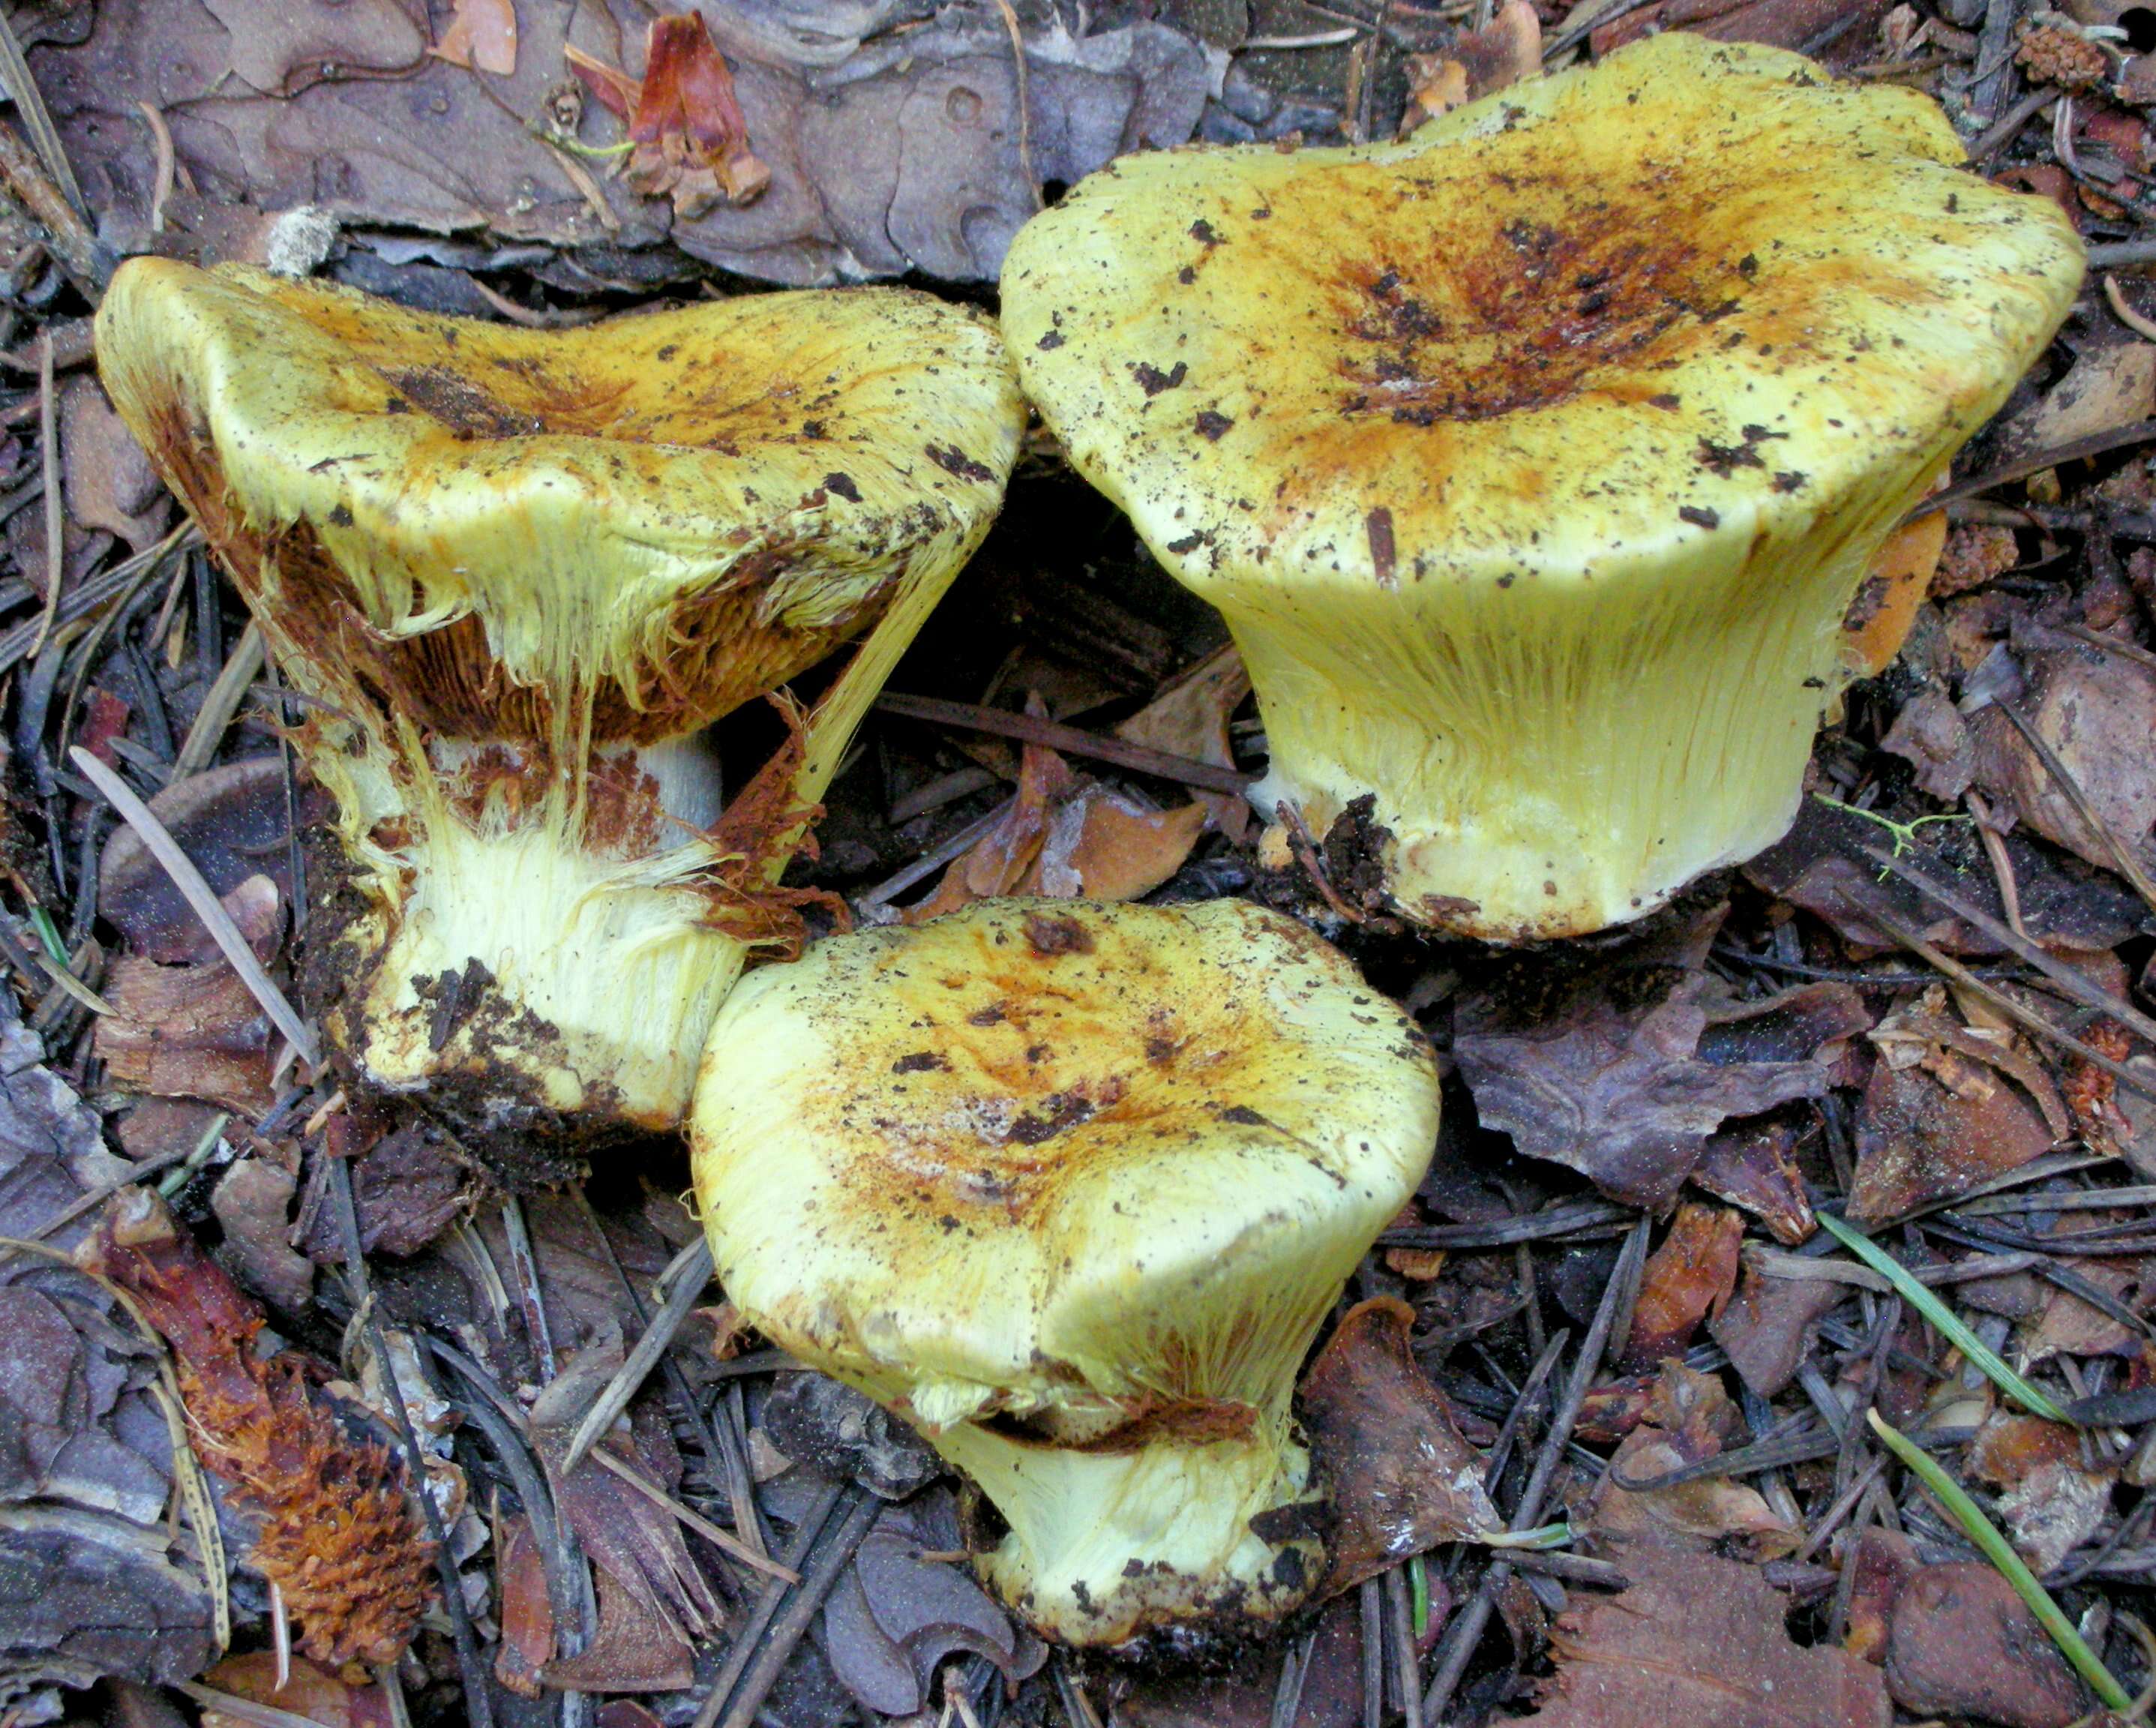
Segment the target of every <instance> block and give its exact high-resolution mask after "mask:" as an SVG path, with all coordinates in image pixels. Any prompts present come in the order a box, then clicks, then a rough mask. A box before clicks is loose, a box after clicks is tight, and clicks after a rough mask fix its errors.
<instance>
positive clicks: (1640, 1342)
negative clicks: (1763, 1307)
mask: <svg viewBox="0 0 2156 1728" xmlns="http://www.w3.org/2000/svg"><path fill="white" fill-rule="evenodd" d="M1743 1239H1744V1221H1743V1219H1742V1218H1740V1217H1738V1216H1737V1214H1736V1213H1734V1212H1732V1211H1728V1210H1727V1209H1726V1208H1724V1207H1722V1206H1696V1205H1693V1204H1692V1203H1691V1202H1690V1201H1686V1203H1685V1204H1684V1205H1682V1206H1679V1207H1678V1208H1677V1211H1676V1216H1675V1217H1674V1218H1672V1219H1671V1221H1670V1228H1669V1233H1668V1234H1667V1235H1666V1236H1665V1237H1663V1238H1662V1241H1661V1246H1660V1247H1657V1248H1656V1249H1655V1252H1653V1253H1652V1254H1650V1256H1649V1257H1648V1258H1647V1264H1646V1268H1645V1271H1644V1272H1643V1273H1642V1274H1641V1276H1640V1297H1639V1300H1638V1301H1637V1303H1635V1304H1634V1306H1633V1309H1632V1335H1631V1337H1630V1340H1628V1341H1627V1342H1626V1344H1625V1354H1624V1356H1623V1358H1622V1365H1625V1366H1628V1367H1633V1368H1645V1367H1649V1366H1650V1365H1653V1364H1655V1363H1656V1362H1659V1361H1661V1360H1662V1358H1663V1357H1665V1356H1674V1355H1682V1354H1683V1353H1684V1348H1685V1346H1686V1345H1687V1344H1689V1343H1691V1335H1692V1334H1693V1333H1694V1332H1695V1331H1697V1329H1698V1328H1699V1323H1700V1322H1701V1321H1702V1320H1703V1319H1706V1318H1707V1316H1708V1315H1709V1314H1719V1313H1721V1312H1722V1304H1724V1303H1726V1302H1727V1301H1728V1300H1729V1293H1730V1292H1731V1291H1732V1290H1733V1289H1735V1288H1736V1287H1737V1251H1738V1246H1739V1245H1740V1244H1741V1243H1742V1242H1743Z"/></svg>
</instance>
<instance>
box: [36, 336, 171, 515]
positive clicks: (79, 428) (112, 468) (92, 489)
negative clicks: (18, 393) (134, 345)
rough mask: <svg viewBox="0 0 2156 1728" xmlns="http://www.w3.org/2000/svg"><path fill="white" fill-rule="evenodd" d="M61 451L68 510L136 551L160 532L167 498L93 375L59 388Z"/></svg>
mask: <svg viewBox="0 0 2156 1728" xmlns="http://www.w3.org/2000/svg"><path fill="white" fill-rule="evenodd" d="M59 409H60V450H61V453H62V455H63V457H64V460H65V468H64V474H65V476H66V480H65V490H66V495H67V507H68V514H69V517H71V518H73V520H74V522H77V523H78V524H80V526H81V527H85V528H101V529H103V530H104V531H105V532H106V533H108V534H114V535H117V536H118V537H120V538H121V539H122V540H124V541H126V543H127V547H128V549H129V550H130V551H131V552H140V551H141V550H142V549H143V548H145V547H146V546H148V545H149V544H150V543H151V541H153V540H155V539H157V537H159V536H160V535H162V533H163V532H165V524H166V522H167V521H169V520H170V518H171V516H172V502H171V497H170V495H169V494H168V493H167V492H166V491H165V489H164V486H163V484H162V481H159V480H158V478H157V471H156V470H155V469H153V468H152V467H151V465H150V459H149V457H148V456H146V455H144V454H143V452H142V446H141V445H139V444H137V443H136V441H135V436H134V435H133V434H132V433H131V432H130V431H129V430H128V429H126V426H124V425H122V424H121V420H120V416H119V415H118V414H115V412H114V411H113V408H112V404H110V402H108V401H107V400H106V399H105V392H104V390H103V389H102V388H100V386H99V384H98V383H97V380H96V379H95V378H90V377H87V376H83V377H77V378H69V380H68V381H67V383H65V384H64V385H63V386H62V387H61V389H60V402H59Z"/></svg>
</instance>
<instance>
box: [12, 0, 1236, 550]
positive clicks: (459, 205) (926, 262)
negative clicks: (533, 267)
mask: <svg viewBox="0 0 2156 1728" xmlns="http://www.w3.org/2000/svg"><path fill="white" fill-rule="evenodd" d="M805 11H806V13H807V15H806V16H801V17H792V18H789V16H788V13H787V11H786V10H785V9H783V8H778V7H774V6H772V5H769V4H767V3H763V0H701V4H700V5H699V6H698V7H697V8H696V13H697V14H698V15H701V17H702V18H704V19H705V21H706V23H708V24H709V26H710V28H711V32H712V34H713V37H714V39H716V42H717V44H718V45H719V47H720V48H721V49H723V50H725V52H726V54H727V55H728V56H729V57H731V60H732V63H733V76H734V84H735V93H736V95H737V99H738V100H739V103H740V106H741V111H742V115H743V116H744V117H745V120H746V122H747V126H746V132H747V136H748V137H749V138H751V139H752V140H754V141H755V143H756V147H757V156H758V157H760V158H761V159H762V161H763V162H764V163H765V164H766V166H767V167H768V168H769V169H770V171H771V184H770V187H769V188H768V189H767V191H765V192H764V193H763V194H762V197H760V198H757V199H755V200H754V201H753V202H752V203H747V204H746V205H743V204H736V203H726V202H721V203H716V204H715V205H714V206H713V207H712V208H711V209H709V210H708V211H706V213H704V214H703V215H701V216H700V217H698V218H696V219H693V220H691V219H687V218H685V217H684V216H682V215H681V214H680V213H678V212H677V211H676V210H675V207H674V205H673V204H672V203H670V201H667V200H665V199H659V198H644V197H642V196H641V195H640V194H639V193H638V191H637V190H636V188H634V187H633V186H632V185H630V184H629V181H628V179H627V177H625V176H624V177H614V176H613V175H610V174H609V173H608V172H607V169H608V163H607V162H606V161H605V160H604V159H603V158H595V157H593V156H592V155H591V152H593V151H596V150H602V149H604V148H605V147H607V146H608V145H609V144H611V143H613V141H615V139H616V138H617V137H618V136H619V126H617V124H616V123H615V121H613V120H612V119H610V118H609V117H608V116H607V115H606V114H605V113H604V112H603V111H602V108H601V105H600V104H599V103H598V102H597V101H593V102H589V103H587V104H584V105H583V106H584V109H585V111H584V112H583V113H582V114H581V115H578V114H576V113H574V112H571V113H569V114H567V116H562V114H561V111H560V110H559V108H558V106H557V102H556V101H555V100H554V98H555V97H556V95H557V91H556V88H555V87H556V86H557V85H558V84H559V83H560V82H561V81H562V64H563V49H564V48H565V47H567V46H571V45H573V46H574V47H576V48H577V49H578V50H579V51H581V52H582V53H583V54H588V55H590V56H591V57H592V58H593V59H594V60H596V61H598V63H600V64H603V65H605V66H608V67H624V66H630V65H632V64H633V63H634V58H635V54H636V51H637V49H638V47H639V44H641V43H642V42H643V40H644V36H645V33H646V31H647V28H648V27H649V23H650V22H651V11H650V9H649V8H642V7H639V6H636V5H634V4H632V3H630V0H595V3H593V4H589V5H582V6H575V7H567V6H554V5H533V4H531V3H529V0H526V3H524V4H522V5H521V7H520V8H518V15H517V24H518V41H517V52H516V61H515V69H514V71H513V72H511V73H508V74H506V75H495V74H492V73H485V74H479V75H475V73H474V72H473V71H472V70H471V69H470V68H467V67H465V66H461V65H453V64H449V62H448V61H445V60H444V59H439V58H438V57H436V56H434V55H430V54H428V52H427V41H426V38H425V35H424V33H423V30H422V28H420V26H419V24H418V23H417V22H415V18H417V19H423V18H425V16H426V14H425V13H424V12H423V11H421V12H418V13H414V12H413V10H412V9H411V8H407V7H404V6H402V5H399V4H397V3H394V0H347V3H346V4H343V5H339V6H326V5H325V6H288V5H275V4H270V3H267V0H249V3H244V4H243V0H98V3H97V4H96V6H95V8H89V7H83V8H75V11H74V19H73V20H71V23H73V24H74V28H69V29H68V30H66V31H64V32H62V33H58V36H59V38H60V39H51V40H46V41H42V42H38V43H37V44H35V45H33V46H32V47H31V48H30V49H29V54H30V59H31V64H32V68H33V72H34V74H35V75H36V78H37V81H38V88H39V89H40V90H42V92H43V93H44V97H45V100H46V102H47V104H48V105H49V107H50V108H51V110H52V112H53V116H54V120H55V121H56V123H57V124H58V126H59V130H60V134H61V136H62V138H63V140H64V143H65V147H66V149H67V153H68V157H69V161H70V162H72V163H73V165H74V169H75V172H76V173H77V175H78V176H79V177H80V178H81V179H82V180H83V182H84V183H85V184H86V185H95V186H96V187H98V188H99V211H98V213H99V229H100V235H101V236H102V237H103V238H104V239H106V240H107V241H108V242H109V243H110V244H112V245H113V246H114V247H115V249H117V250H121V251H138V250H145V249H149V248H150V246H151V244H152V243H153V241H154V242H155V244H157V247H158V248H159V249H162V250H172V251H176V252H179V253H182V254H184V255H188V256H190V257H194V258H199V259H202V260H204V261H211V260H217V259H220V258H225V257H230V256H234V255H249V256H251V257H252V258H253V259H254V261H256V262H260V261H262V260H263V255H264V252H265V250H266V249H267V248H268V247H269V244H272V243H273V242H275V239H276V237H277V235H278V233H279V228H278V224H276V223H275V222H274V221H272V220H270V219H269V218H272V217H275V216H280V215H285V214H288V213H292V212H295V211H299V210H306V211H311V212H313V213H315V215H314V218H313V219H314V220H315V222H316V224H317V227H318V230H319V231H321V232H325V233H326V234H327V235H329V236H330V237H332V238H333V237H334V236H335V235H336V233H337V231H338V230H339V229H343V230H344V231H346V233H350V232H351V231H352V230H354V229H357V230H360V231H362V232H361V235H360V236H359V237H357V239H356V242H355V244H354V248H353V252H352V255H350V256H348V257H347V258H346V260H344V261H343V262H342V263H341V265H339V268H340V269H341V270H346V271H347V272H349V273H350V274H352V275H353V276H354V278H355V279H357V280H368V279H370V278H369V272H370V271H371V272H372V277H371V279H372V280H376V281H379V280H382V277H383V275H387V274H388V273H390V272H391V271H393V270H394V269H395V268H397V267H398V266H400V265H406V264H411V263H434V264H442V265H450V266H452V267H462V268H472V267H480V268H486V267H491V265H492V264H493V262H494V261H495V260H498V259H503V258H510V257H516V256H517V254H516V250H515V249H516V248H519V247H521V246H522V245H525V244H531V243H537V244H542V245H546V246H550V247H556V248H560V249H564V250H568V251H572V252H574V253H575V254H576V255H577V257H578V259H579V260H580V261H581V263H582V264H588V265H589V266H590V267H591V268H592V269H593V270H596V271H597V272H598V276H599V278H600V279H601V280H610V281H616V282H619V283H622V284H624V285H626V284H629V283H634V284H635V285H639V286H646V285H658V284H660V283H663V282H665V281H667V280H675V279H685V278H687V277H690V276H691V275H701V274H702V273H703V272H702V270H701V267H700V266H701V265H712V266H715V267H716V268H719V269H721V270H729V271H731V272H734V273H736V274H737V275H743V276H747V277H749V278H751V279H752V280H760V281H769V282H783V283H786V284H789V285H796V286H808V285H811V284H814V283H819V282H831V281H838V280H862V279H865V278H870V277H876V276H891V275H903V274H906V273H907V272H909V271H917V272H919V273H921V275H927V276H931V277H938V278H942V279H944V280H993V278H994V276H995V274H996V271H997V270H998V268H999V267H1000V265H1001V264H1002V262H1003V255H1004V248H1005V247H1006V246H1007V245H1008V244H1009V240H1010V237H1011V235H1012V234H1014V233H1015V232H1016V231H1017V229H1018V228H1019V224H1021V223H1023V222H1024V220H1025V219H1026V218H1027V217H1029V216H1030V215H1031V214H1032V213H1034V209H1035V208H1037V205H1036V202H1035V200H1036V197H1037V185H1038V183H1039V181H1047V180H1053V181H1057V182H1060V183H1065V184H1068V183H1070V182H1073V181H1075V180H1077V179H1079V178H1081V177H1083V176H1084V175H1086V174H1087V173H1090V172H1092V171H1093V170H1094V169H1095V168H1097V167H1101V166H1102V165H1103V164H1104V163H1105V162H1106V161H1108V159H1109V158H1110V157H1113V156H1116V155H1118V154H1121V153H1122V152H1125V151H1128V150H1133V149H1137V148H1140V147H1167V146H1170V145H1175V144H1181V143H1184V142H1187V141H1188V139H1189V138H1190V136H1191V133H1192V131H1193V129H1194V128H1195V126H1196V125H1197V123H1198V120H1199V115H1200V114H1201V113H1202V111H1204V105H1205V100H1206V95H1207V92H1208V90H1209V86H1210V84H1211V82H1212V77H1213V75H1212V74H1211V73H1210V72H1209V69H1208V65H1207V62H1206V59H1205V55H1204V51H1203V49H1201V48H1200V47H1199V44H1198V43H1197V42H1195V41H1193V39H1191V38H1190V37H1188V36H1186V35H1184V34H1183V33H1179V32H1178V31H1176V30H1174V29H1172V28H1168V26H1167V25H1165V24H1161V23H1152V22H1138V23H1131V24H1127V25H1126V26H1124V27H1122V28H1116V29H1111V30H1105V31H1101V32H1099V33H1094V34H1089V35H1087V36H1085V37H1083V38H1074V37H1072V36H1070V35H1068V34H1066V33H1064V31H1063V30H1062V28H1060V26H1059V27H1055V28H1049V29H1047V30H1045V31H1042V30H1039V29H1036V28H1033V27H1031V26H1029V27H1028V35H1027V39H1026V44H1025V59H1026V77H1025V88H1026V92H1027V97H1028V100H1027V112H1026V119H1025V122H1024V123H1021V121H1019V116H1018V80H1017V79H1016V77H1015V75H1014V73H1013V70H1012V64H1011V44H1010V37H1009V33H1007V32H1006V30H1005V28H1004V23H1003V19H1002V17H1001V16H1000V14H999V13H998V12H997V11H996V10H995V8H993V7H945V8H940V9H938V10H937V11H936V12H935V13H934V15H933V16H932V17H925V18H924V17H923V15H922V14H923V13H924V12H926V11H927V8H914V7H884V6H849V7H844V8H836V9H834V8H806V9H805ZM141 103H147V104H148V105H150V106H151V108H153V109H155V110H156V111H158V112H159V113H160V114H162V116H164V117H165V121H166V124H167V126H168V127H169V129H170V131H171V132H172V141H173V144H174V147H175V151H176V154H177V164H176V166H177V176H176V177H177V182H178V189H177V191H174V192H172V193H170V195H168V196H167V198H165V200H164V213H165V218H166V226H165V229H164V231H163V232H162V234H157V235H153V234H152V233H151V227H150V212H151V203H152V201H153V199H154V198H156V197H157V193H158V189H159V188H158V177H157V162H156V152H155V150H154V148H153V147H152V144H151V138H150V136H149V134H148V133H147V131H146V129H145V127H144V125H143V123H142V120H141V113H140V111H139V110H138V108H137V104H141ZM575 106H576V105H575V104H574V103H572V104H571V105H570V107H571V108H572V109H574V107H575ZM564 118H566V121H567V124H566V126H562V124H561V121H562V120H563V119H564ZM1022 135H1024V136H1027V138H1028V141H1029V145H1030V153H1031V159H1032V172H1033V175H1034V180H1033V181H1031V182H1029V178H1028V176H1027V173H1026V172H1025V166H1024V161H1023V160H1022V158H1021V155H1020V149H1019V139H1020V137H1021V136H1022ZM660 154H661V156H662V158H663V157H664V151H663V149H662V151H661V152H660ZM689 156H690V152H689V151H688V150H687V148H686V145H685V148H684V159H685V161H684V165H685V167H686V166H687V165H688V163H687V158H688V157H689ZM190 184H192V185H193V186H194V187H195V188H198V189H199V190H198V192H197V193H189V192H188V191H187V187H188V186H189V185H190ZM382 229H396V230H403V232H401V233H393V234H382V233H380V232H378V231H379V230H382ZM369 231H374V232H369ZM316 256H317V257H319V255H316ZM528 256H529V255H528V254H527V255H524V257H523V258H520V259H519V260H518V261H520V262H521V261H524V260H525V259H528ZM573 275H574V279H575V280H577V283H578V285H580V286H582V285H588V283H590V282H591V280H593V278H592V277H591V276H590V275H585V274H583V270H582V269H581V267H580V268H578V269H577V270H576V271H574V272H573ZM461 309H462V310H466V311H480V310H483V303H482V302H481V301H480V299H479V297H478V296H476V295H474V296H472V297H471V300H470V303H469V304H468V305H466V306H463V307H462V308H461ZM37 517H38V512H34V511H33V512H28V519H30V520H33V521H34V520H36V519H37Z"/></svg>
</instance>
